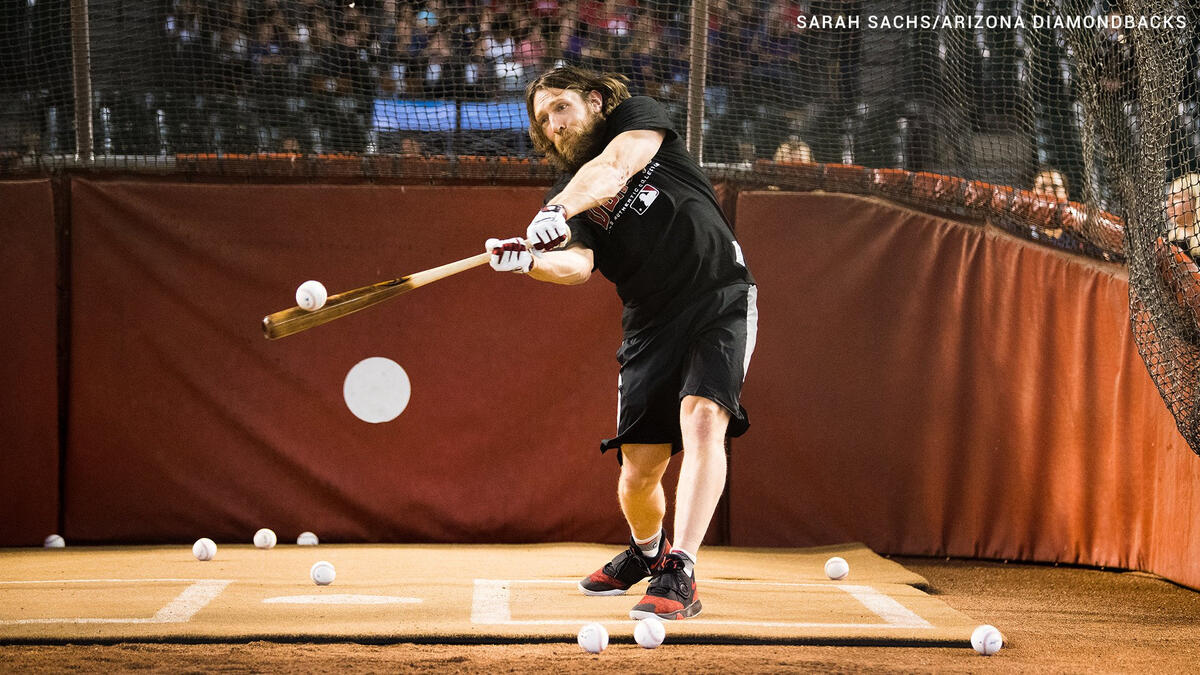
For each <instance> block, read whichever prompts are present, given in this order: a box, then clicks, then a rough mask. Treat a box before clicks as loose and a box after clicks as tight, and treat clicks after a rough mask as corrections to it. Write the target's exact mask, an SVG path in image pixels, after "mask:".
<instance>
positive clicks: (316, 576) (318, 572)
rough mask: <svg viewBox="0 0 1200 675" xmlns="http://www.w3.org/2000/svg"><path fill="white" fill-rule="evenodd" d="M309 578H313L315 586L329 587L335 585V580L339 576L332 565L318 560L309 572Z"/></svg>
mask: <svg viewBox="0 0 1200 675" xmlns="http://www.w3.org/2000/svg"><path fill="white" fill-rule="evenodd" d="M308 576H310V577H312V580H313V583H314V584H316V585H318V586H328V585H329V584H332V583H333V578H334V577H335V576H337V572H336V571H334V569H333V564H332V563H329V562H326V561H324V560H318V561H317V562H315V563H313V566H312V569H310V570H309V571H308Z"/></svg>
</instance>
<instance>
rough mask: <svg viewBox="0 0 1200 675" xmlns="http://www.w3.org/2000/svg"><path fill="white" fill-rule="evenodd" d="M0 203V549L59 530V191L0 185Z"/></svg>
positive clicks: (44, 183) (36, 184)
mask: <svg viewBox="0 0 1200 675" xmlns="http://www.w3.org/2000/svg"><path fill="white" fill-rule="evenodd" d="M0 205H2V206H3V208H0V240H2V241H3V244H2V245H0V288H3V289H4V302H5V304H6V311H5V313H6V315H7V316H8V320H6V321H5V322H4V323H5V327H4V330H2V331H0V354H2V355H3V358H0V381H2V382H4V394H3V395H2V396H0V513H3V514H4V517H3V518H0V546H29V545H34V544H41V542H42V539H43V538H44V537H45V536H46V535H47V534H50V533H51V532H54V531H55V530H56V529H57V528H58V386H57V382H58V379H57V378H58V375H57V373H58V370H57V368H58V366H57V357H56V354H57V347H56V336H57V335H58V319H57V309H56V307H57V297H56V290H55V273H56V270H57V265H56V254H55V227H54V192H53V189H52V187H51V184H50V181H48V180H30V181H10V182H0Z"/></svg>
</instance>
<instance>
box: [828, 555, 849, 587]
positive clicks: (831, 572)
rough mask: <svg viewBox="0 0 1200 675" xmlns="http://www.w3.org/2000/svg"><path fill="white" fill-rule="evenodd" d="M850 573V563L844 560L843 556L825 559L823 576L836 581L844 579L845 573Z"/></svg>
mask: <svg viewBox="0 0 1200 675" xmlns="http://www.w3.org/2000/svg"><path fill="white" fill-rule="evenodd" d="M848 574H850V563H848V562H846V559H845V558H839V557H837V556H833V557H832V558H830V559H829V560H826V561H825V576H827V577H829V578H830V579H833V580H834V581H837V580H838V579H845V578H846V575H848Z"/></svg>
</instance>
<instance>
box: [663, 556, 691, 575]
mask: <svg viewBox="0 0 1200 675" xmlns="http://www.w3.org/2000/svg"><path fill="white" fill-rule="evenodd" d="M661 569H663V570H664V571H667V572H681V571H683V570H685V569H687V566H686V565H685V564H684V562H683V558H681V557H679V556H677V555H672V554H667V555H666V556H663V560H662V563H661Z"/></svg>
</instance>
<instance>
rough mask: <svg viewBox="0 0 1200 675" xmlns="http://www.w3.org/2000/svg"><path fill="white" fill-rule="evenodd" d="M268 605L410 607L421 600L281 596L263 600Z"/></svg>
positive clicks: (389, 596)
mask: <svg viewBox="0 0 1200 675" xmlns="http://www.w3.org/2000/svg"><path fill="white" fill-rule="evenodd" d="M263 602H265V603H269V604H285V605H412V604H416V603H418V602H422V600H421V598H405V597H401V596H398V595H354V594H347V593H343V594H341V595H337V594H334V595H283V596H280V597H277V598H267V599H266V600H263Z"/></svg>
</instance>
